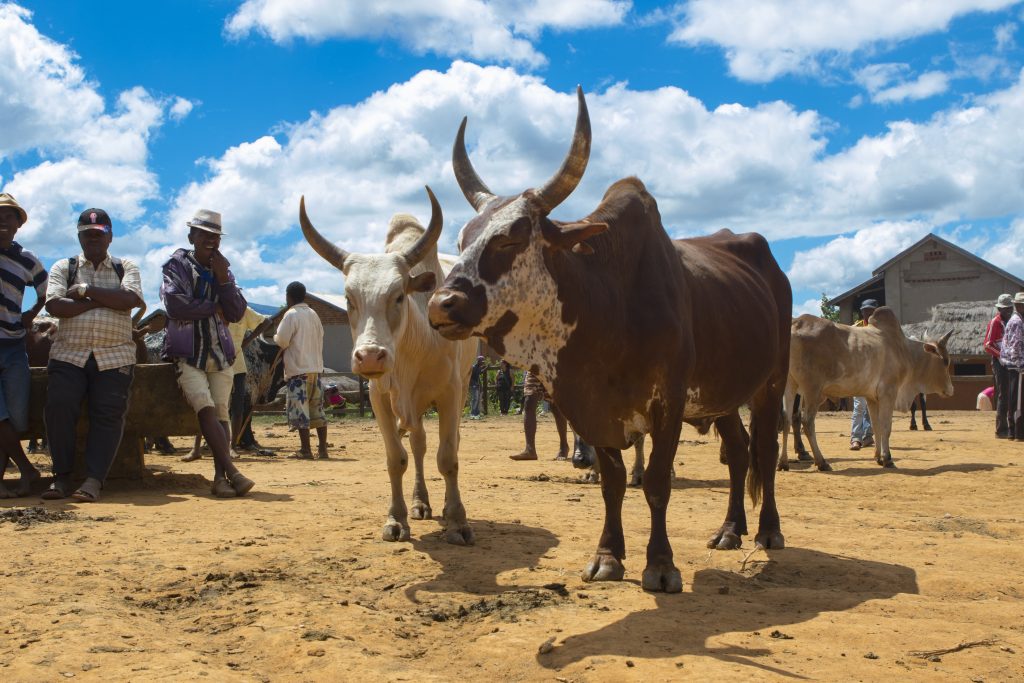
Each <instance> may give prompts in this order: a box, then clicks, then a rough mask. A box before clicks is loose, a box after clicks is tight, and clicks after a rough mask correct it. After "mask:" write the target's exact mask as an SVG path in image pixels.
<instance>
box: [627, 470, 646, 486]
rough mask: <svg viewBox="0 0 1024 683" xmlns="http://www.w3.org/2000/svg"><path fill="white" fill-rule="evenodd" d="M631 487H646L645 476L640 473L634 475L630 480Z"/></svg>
mask: <svg viewBox="0 0 1024 683" xmlns="http://www.w3.org/2000/svg"><path fill="white" fill-rule="evenodd" d="M629 485H630V486H643V485H644V475H642V474H640V473H639V472H638V473H636V474H634V475H633V476H632V477H630V479H629Z"/></svg>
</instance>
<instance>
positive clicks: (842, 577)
mask: <svg viewBox="0 0 1024 683" xmlns="http://www.w3.org/2000/svg"><path fill="white" fill-rule="evenodd" d="M689 588H690V589H691V590H689V591H687V592H684V593H682V594H678V595H667V594H664V593H659V594H655V596H654V599H655V602H656V603H657V605H656V607H654V608H653V609H647V610H642V611H639V612H633V613H631V614H629V615H627V616H626V617H624V618H623V619H620V620H619V621H616V622H615V623H612V624H608V625H607V626H604V627H602V628H600V629H597V630H595V631H591V632H589V633H580V634H575V635H570V636H568V637H567V638H565V639H564V641H562V642H561V643H557V644H556V645H555V647H554V649H553V650H552V651H551V652H550V653H548V654H538V655H537V662H538V663H539V664H540V665H541V666H543V667H545V668H547V669H554V670H558V669H561V668H563V667H565V666H568V665H569V664H573V663H575V662H579V661H581V660H585V659H588V658H590V657H601V656H609V655H613V656H624V657H632V658H647V659H658V658H673V657H679V656H683V655H700V656H704V657H713V658H715V659H718V660H721V661H724V662H729V663H732V664H739V665H743V666H749V667H753V668H755V669H758V670H759V671H761V672H764V673H768V674H775V675H779V676H786V677H791V678H802V676H799V675H797V674H794V673H792V672H788V671H785V670H783V669H780V668H779V667H777V666H773V665H771V664H770V663H769V661H770V660H771V657H772V656H773V650H775V649H777V648H773V647H771V646H770V643H773V642H775V643H777V642H779V641H778V640H772V638H779V637H780V636H781V637H786V636H785V634H779V635H775V636H772V635H770V634H769V631H772V630H778V629H779V627H785V626H786V625H789V624H798V623H801V622H805V621H809V620H811V619H814V618H815V617H817V616H818V615H819V614H821V613H824V612H841V611H844V610H849V609H852V608H854V607H856V606H858V605H861V604H863V603H865V602H867V601H869V600H878V599H887V598H892V597H893V596H895V595H897V594H899V593H910V594H916V593H918V586H917V576H916V574H915V572H914V570H913V569H910V568H909V567H905V566H902V565H898V564H889V563H885V562H874V561H869V560H861V559H857V558H852V557H843V556H840V555H831V554H828V553H823V552H819V551H815V550H807V549H803V548H787V549H785V550H779V551H771V559H770V560H769V561H768V562H763V563H757V565H756V566H752V568H751V569H748V570H747V573H745V574H740V573H736V572H729V571H723V570H720V569H701V570H699V571H697V572H696V573H695V574H694V576H693V582H692V585H691V586H689ZM623 589H624V590H635V589H634V588H632V587H625V586H624V587H623ZM751 632H759V634H757V635H747V634H750V633H751ZM723 634H733V636H732V638H731V639H732V640H733V641H734V642H738V641H740V640H752V641H753V643H752V644H749V645H740V644H729V645H721V644H716V645H712V646H709V645H708V644H707V641H708V639H709V638H715V637H717V636H721V635H723ZM760 643H763V646H762V645H760ZM837 656H838V653H837ZM762 675H763V674H762Z"/></svg>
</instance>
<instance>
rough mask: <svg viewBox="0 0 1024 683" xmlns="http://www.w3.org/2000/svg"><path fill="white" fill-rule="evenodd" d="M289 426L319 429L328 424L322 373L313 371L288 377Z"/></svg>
mask: <svg viewBox="0 0 1024 683" xmlns="http://www.w3.org/2000/svg"><path fill="white" fill-rule="evenodd" d="M287 387H288V392H287V395H288V426H289V427H291V428H292V429H319V428H320V427H326V426H327V416H326V415H325V414H324V394H323V389H322V388H321V387H320V375H318V374H317V373H315V372H311V373H309V374H307V375H295V376H294V377H289V378H288V385H287Z"/></svg>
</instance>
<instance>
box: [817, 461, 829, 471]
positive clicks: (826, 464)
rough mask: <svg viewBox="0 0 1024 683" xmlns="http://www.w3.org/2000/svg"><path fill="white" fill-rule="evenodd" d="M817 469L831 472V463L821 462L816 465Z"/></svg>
mask: <svg viewBox="0 0 1024 683" xmlns="http://www.w3.org/2000/svg"><path fill="white" fill-rule="evenodd" d="M818 471H819V472H831V471H832V465H829V464H828V463H827V462H823V463H821V464H820V465H818Z"/></svg>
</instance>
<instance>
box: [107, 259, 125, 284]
mask: <svg viewBox="0 0 1024 683" xmlns="http://www.w3.org/2000/svg"><path fill="white" fill-rule="evenodd" d="M110 263H111V264H112V265H113V266H114V272H115V273H117V281H118V282H122V281H124V264H123V263H121V259H119V258H117V257H116V256H111V257H110Z"/></svg>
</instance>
